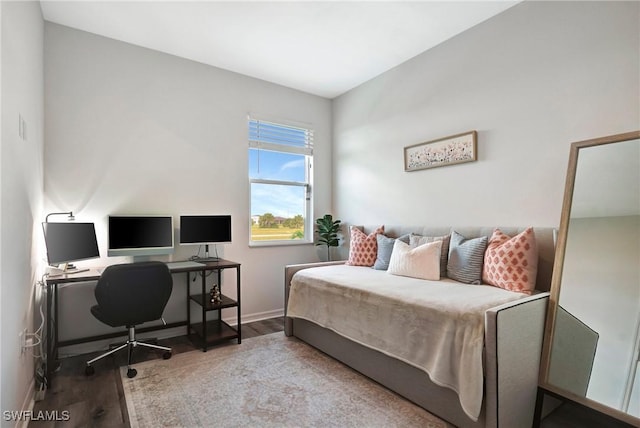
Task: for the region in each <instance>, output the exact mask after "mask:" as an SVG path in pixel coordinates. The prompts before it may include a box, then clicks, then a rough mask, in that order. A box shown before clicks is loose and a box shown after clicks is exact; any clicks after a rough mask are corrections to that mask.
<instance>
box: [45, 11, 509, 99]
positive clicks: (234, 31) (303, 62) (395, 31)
mask: <svg viewBox="0 0 640 428" xmlns="http://www.w3.org/2000/svg"><path fill="white" fill-rule="evenodd" d="M517 3H518V1H492V2H491V1H469V2H463V1H417V2H407V1H373V2H360V1H318V2H311V1H293V2H284V1H254V2H245V1H149V0H147V1H88V0H75V1H55V0H41V6H42V12H43V16H44V19H45V20H47V21H50V22H54V23H57V24H61V25H65V26H68V27H72V28H76V29H79V30H84V31H88V32H90V33H94V34H98V35H101V36H105V37H109V38H112V39H116V40H120V41H123V42H127V43H131V44H134V45H138V46H143V47H146V48H149V49H154V50H157V51H161V52H166V53H169V54H172V55H176V56H179V57H183V58H187V59H190V60H193V61H198V62H201V63H204V64H209V65H212V66H215V67H219V68H223V69H226V70H230V71H234V72H237V73H241V74H244V75H247V76H251V77H255V78H258V79H262V80H266V81H269V82H273V83H277V84H280V85H284V86H287V87H290V88H294V89H298V90H301V91H304V92H308V93H311V94H316V95H319V96H322V97H326V98H334V97H336V96H338V95H340V94H342V93H344V92H346V91H348V90H350V89H352V88H354V87H356V86H358V85H360V84H361V83H364V82H366V81H367V80H369V79H371V78H373V77H375V76H377V75H379V74H381V73H383V72H385V71H387V70H389V69H391V68H393V67H395V66H397V65H398V64H401V63H402V62H404V61H407V60H408V59H410V58H412V57H414V56H416V55H418V54H420V53H422V52H424V51H426V50H428V49H430V48H432V47H434V46H436V45H438V44H440V43H442V42H443V41H445V40H447V39H449V38H451V37H453V36H455V35H456V34H459V33H461V32H463V31H465V30H466V29H468V28H470V27H472V26H474V25H476V24H478V23H480V22H482V21H484V20H486V19H488V18H491V17H492V16H494V15H496V14H498V13H500V12H502V11H504V10H506V9H508V8H509V7H511V6H513V5H515V4H517Z"/></svg>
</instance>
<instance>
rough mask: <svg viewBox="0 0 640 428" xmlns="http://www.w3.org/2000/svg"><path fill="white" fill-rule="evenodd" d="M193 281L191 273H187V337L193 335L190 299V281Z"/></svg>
mask: <svg viewBox="0 0 640 428" xmlns="http://www.w3.org/2000/svg"><path fill="white" fill-rule="evenodd" d="M190 280H191V276H190V275H189V272H187V286H186V288H187V337H189V335H190V334H191V306H190V304H191V303H190V300H191V299H190V298H189V291H190V290H189V281H190Z"/></svg>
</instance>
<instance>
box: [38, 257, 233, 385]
mask: <svg viewBox="0 0 640 428" xmlns="http://www.w3.org/2000/svg"><path fill="white" fill-rule="evenodd" d="M167 265H168V266H169V270H170V271H171V273H172V274H179V273H185V274H186V275H187V283H186V287H185V288H186V293H187V304H186V305H187V306H186V309H187V319H186V320H185V321H178V322H173V323H169V324H166V325H159V326H153V327H145V328H139V329H136V331H137V332H139V333H144V332H147V331H155V330H162V329H167V328H174V327H181V326H186V327H187V336H188V337H189V339H190V340H191V341H192V342H193V343H194V344H196V345H198V346H201V347H202V350H203V351H206V350H207V348H208V347H209V346H210V345H213V344H215V343H218V342H221V341H224V340H229V339H238V343H242V333H241V320H240V263H236V262H232V261H229V260H223V259H220V260H217V261H210V262H200V265H195V264H193V265H188V264H187V265H182V264H176V265H174V266H172V264H171V263H168V264H167ZM225 269H235V270H236V296H237V298H236V300H233V299H231V298H229V297H227V296H225V295H224V294H222V301H221V302H220V303H217V304H213V303H211V302H209V299H208V296H209V293H208V290H207V286H206V273H207V272H208V271H217V281H218V282H217V284H218V285H219V286H220V288H222V284H221V279H222V271H223V270H225ZM101 272H102V270H98V269H90V270H88V271H84V272H78V273H69V274H65V275H59V276H51V277H47V279H46V286H47V323H46V324H47V364H46V378H47V388H51V385H52V380H51V374H52V373H53V368H54V366H55V361H57V359H58V348H59V347H60V346H69V345H76V344H79V343H86V342H93V341H96V340H104V339H111V338H114V337H120V336H126V335H127V334H128V332H127V330H126V329H123V330H122V332H114V333H108V334H101V335H97V336H89V337H82V338H78V339H71V340H63V341H59V340H58V286H59V285H63V284H71V283H77V282H93V281H97V280H98V279H100V275H101ZM192 273H194V274H196V275H197V274H201V278H202V281H201V285H202V288H201V291H200V293H196V294H191V292H190V279H191V274H192ZM221 292H222V290H221ZM193 302H195V303H197V304H198V305H200V306H201V309H202V320H201V321H199V322H196V323H192V322H191V310H190V309H191V308H190V305H191V303H193ZM231 307H236V309H237V318H238V324H237V325H236V327H235V328H234V327H231V326H230V325H229V324H227V323H226V322H224V321H222V318H221V312H222V309H224V308H231ZM208 311H217V313H218V319H217V320H214V321H208V322H207V319H206V314H207V312H208ZM89 313H90V312H89V308H87V314H89Z"/></svg>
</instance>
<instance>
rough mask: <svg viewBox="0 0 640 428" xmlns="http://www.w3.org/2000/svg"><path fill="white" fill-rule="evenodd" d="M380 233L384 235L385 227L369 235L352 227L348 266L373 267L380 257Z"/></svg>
mask: <svg viewBox="0 0 640 428" xmlns="http://www.w3.org/2000/svg"><path fill="white" fill-rule="evenodd" d="M380 233H384V226H380V227H379V228H377V229H376V230H375V231H373V233H370V234H369V235H367V234H366V233H364V232H363V231H361V230H360V229H358V228H357V227H353V226H352V227H351V239H350V241H351V242H350V246H349V260H347V263H346V264H348V265H350V266H369V267H371V266H373V264H374V263H375V262H376V257H377V256H378V239H377V238H376V236H377V235H378V234H380Z"/></svg>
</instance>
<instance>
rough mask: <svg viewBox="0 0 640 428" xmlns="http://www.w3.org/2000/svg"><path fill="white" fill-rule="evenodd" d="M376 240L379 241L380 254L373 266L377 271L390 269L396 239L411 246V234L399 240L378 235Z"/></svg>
mask: <svg viewBox="0 0 640 428" xmlns="http://www.w3.org/2000/svg"><path fill="white" fill-rule="evenodd" d="M376 239H377V240H378V254H377V256H376V262H375V263H374V264H373V268H374V269H376V270H387V269H389V260H391V253H393V244H394V243H395V242H396V239H399V240H400V241H402V242H404V243H405V244H407V245H408V244H409V234H406V235H402V236H401V237H399V238H389V237H388V236H384V235H382V234H378V235H377V236H376Z"/></svg>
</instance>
